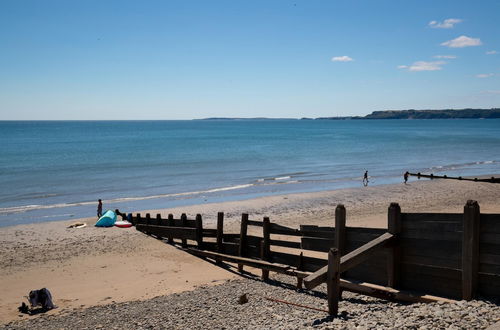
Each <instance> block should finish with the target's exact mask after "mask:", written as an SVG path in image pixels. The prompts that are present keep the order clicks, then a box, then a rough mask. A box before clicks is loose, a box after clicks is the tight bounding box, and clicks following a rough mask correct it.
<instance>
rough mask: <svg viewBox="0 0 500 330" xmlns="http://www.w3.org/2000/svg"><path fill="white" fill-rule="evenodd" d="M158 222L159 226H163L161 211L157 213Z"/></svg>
mask: <svg viewBox="0 0 500 330" xmlns="http://www.w3.org/2000/svg"><path fill="white" fill-rule="evenodd" d="M156 224H157V225H158V226H161V225H162V223H161V214H160V213H157V214H156Z"/></svg>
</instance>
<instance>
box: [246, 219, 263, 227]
mask: <svg viewBox="0 0 500 330" xmlns="http://www.w3.org/2000/svg"><path fill="white" fill-rule="evenodd" d="M248 225H249V226H255V227H262V226H263V222H262V221H255V220H248Z"/></svg>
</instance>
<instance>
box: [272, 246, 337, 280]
mask: <svg viewBox="0 0 500 330" xmlns="http://www.w3.org/2000/svg"><path fill="white" fill-rule="evenodd" d="M271 261H272V262H275V263H279V264H284V265H297V264H299V262H300V256H299V255H297V254H290V253H284V252H278V251H273V252H272V255H271ZM302 262H303V270H304V271H308V272H314V271H316V270H318V269H320V268H322V267H324V266H326V265H327V264H328V260H327V259H322V258H315V257H307V256H302ZM325 280H326V277H325Z"/></svg>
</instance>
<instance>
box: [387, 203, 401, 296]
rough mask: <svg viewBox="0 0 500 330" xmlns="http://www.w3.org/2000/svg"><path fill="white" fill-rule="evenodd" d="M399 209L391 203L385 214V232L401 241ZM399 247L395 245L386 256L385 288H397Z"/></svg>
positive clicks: (396, 204)
mask: <svg viewBox="0 0 500 330" xmlns="http://www.w3.org/2000/svg"><path fill="white" fill-rule="evenodd" d="M401 226H402V224H401V208H400V206H399V204H398V203H391V205H390V206H389V210H388V213H387V231H388V232H389V233H391V234H392V235H394V236H395V237H396V238H397V240H398V242H399V241H400V240H401V237H400V235H401ZM400 268H401V246H400V244H396V245H394V246H393V247H392V248H391V251H389V253H388V254H387V286H388V287H391V288H397V287H398V286H399V282H400V279H401V276H400Z"/></svg>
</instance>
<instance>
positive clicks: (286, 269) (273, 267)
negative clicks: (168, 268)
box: [185, 248, 308, 277]
mask: <svg viewBox="0 0 500 330" xmlns="http://www.w3.org/2000/svg"><path fill="white" fill-rule="evenodd" d="M185 250H186V251H187V252H189V253H192V254H195V255H198V256H203V257H207V258H213V259H221V260H224V261H229V262H234V263H238V264H241V265H246V266H250V267H255V268H261V269H267V270H269V271H273V272H277V273H282V274H286V275H291V276H302V277H303V276H307V275H308V273H305V272H301V271H298V270H295V269H293V268H292V267H290V266H288V265H280V264H275V263H271V262H268V261H263V260H255V259H250V258H245V257H239V256H231V255H227V254H223V253H218V252H211V251H204V250H198V249H193V248H186V249H185Z"/></svg>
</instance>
